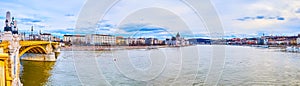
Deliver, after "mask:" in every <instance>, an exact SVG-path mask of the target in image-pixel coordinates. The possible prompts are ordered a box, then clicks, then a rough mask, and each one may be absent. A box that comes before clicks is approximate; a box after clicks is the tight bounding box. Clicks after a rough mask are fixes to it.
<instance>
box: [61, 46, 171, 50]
mask: <svg viewBox="0 0 300 86" xmlns="http://www.w3.org/2000/svg"><path fill="white" fill-rule="evenodd" d="M165 47H168V46H167V45H160V46H66V47H62V48H61V50H62V51H109V50H125V49H149V48H151V49H156V48H165Z"/></svg>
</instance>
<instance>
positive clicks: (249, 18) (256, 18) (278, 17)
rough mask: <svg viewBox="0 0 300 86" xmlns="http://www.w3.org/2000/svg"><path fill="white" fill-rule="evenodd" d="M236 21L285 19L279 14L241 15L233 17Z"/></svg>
mask: <svg viewBox="0 0 300 86" xmlns="http://www.w3.org/2000/svg"><path fill="white" fill-rule="evenodd" d="M234 20H238V21H251V20H285V18H284V17H280V16H256V17H243V18H238V19H234Z"/></svg>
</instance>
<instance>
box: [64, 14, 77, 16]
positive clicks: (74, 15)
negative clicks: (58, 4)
mask: <svg viewBox="0 0 300 86" xmlns="http://www.w3.org/2000/svg"><path fill="white" fill-rule="evenodd" d="M65 16H75V15H74V14H65Z"/></svg>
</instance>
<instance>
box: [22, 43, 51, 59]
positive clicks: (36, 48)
mask: <svg viewBox="0 0 300 86" xmlns="http://www.w3.org/2000/svg"><path fill="white" fill-rule="evenodd" d="M28 51H34V52H37V53H41V54H46V53H47V50H46V49H45V48H44V47H43V46H41V45H35V46H30V47H26V48H25V49H23V50H21V51H20V52H19V57H21V56H22V55H24V54H25V53H26V52H28Z"/></svg>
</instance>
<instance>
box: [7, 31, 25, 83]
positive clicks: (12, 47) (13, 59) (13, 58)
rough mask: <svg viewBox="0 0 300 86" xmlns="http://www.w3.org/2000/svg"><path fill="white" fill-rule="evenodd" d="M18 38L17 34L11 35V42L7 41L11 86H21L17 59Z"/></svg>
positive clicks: (18, 60)
mask: <svg viewBox="0 0 300 86" xmlns="http://www.w3.org/2000/svg"><path fill="white" fill-rule="evenodd" d="M19 41H20V39H19V36H18V34H13V37H12V40H9V41H8V42H9V46H8V48H9V57H10V58H9V61H10V65H11V77H12V79H13V80H12V85H13V86H22V83H21V81H20V77H19V75H20V59H19V49H20V47H21V46H20V44H19Z"/></svg>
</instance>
